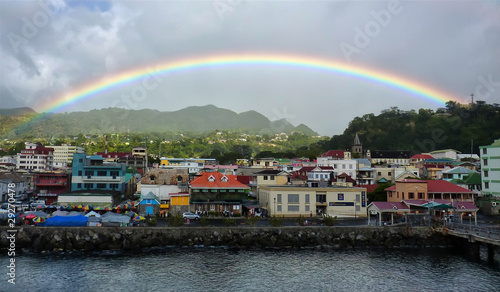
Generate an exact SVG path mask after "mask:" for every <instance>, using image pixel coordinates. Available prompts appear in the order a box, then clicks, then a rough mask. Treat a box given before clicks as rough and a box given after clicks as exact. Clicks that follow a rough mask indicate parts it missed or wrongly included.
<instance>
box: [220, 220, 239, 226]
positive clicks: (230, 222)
mask: <svg viewBox="0 0 500 292" xmlns="http://www.w3.org/2000/svg"><path fill="white" fill-rule="evenodd" d="M222 222H224V225H226V226H234V225H236V219H234V218H224V219H222Z"/></svg>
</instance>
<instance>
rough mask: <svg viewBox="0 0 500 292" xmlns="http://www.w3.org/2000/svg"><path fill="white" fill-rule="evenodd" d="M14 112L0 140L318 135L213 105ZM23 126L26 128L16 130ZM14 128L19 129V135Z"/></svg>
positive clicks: (4, 121)
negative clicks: (228, 133) (230, 133)
mask: <svg viewBox="0 0 500 292" xmlns="http://www.w3.org/2000/svg"><path fill="white" fill-rule="evenodd" d="M11 112H16V113H17V112H19V111H17V110H16V109H11V110H5V111H4V115H1V114H0V125H1V126H0V137H1V136H3V135H9V134H10V136H16V137H19V136H22V135H27V136H31V137H48V136H56V137H57V136H65V135H66V136H68V135H76V134H79V133H84V134H103V133H127V132H171V133H186V132H194V133H205V132H210V131H214V130H241V131H244V132H247V133H249V134H254V133H257V134H277V133H281V132H285V133H291V132H300V133H303V134H305V135H309V136H316V135H318V134H317V133H316V132H314V131H313V130H311V129H310V128H309V127H307V126H305V125H302V124H301V125H299V126H298V127H295V126H293V125H292V124H290V123H289V122H288V121H287V120H285V119H282V120H278V121H270V120H269V119H268V118H267V117H265V116H263V115H262V114H260V113H258V112H256V111H247V112H244V113H239V114H238V113H235V112H233V111H231V110H228V109H223V108H218V107H216V106H213V105H206V106H192V107H187V108H184V109H181V110H178V111H172V112H161V111H158V110H151V109H142V110H130V109H121V108H107V109H98V110H91V111H89V112H70V113H57V114H53V115H50V114H47V115H45V117H44V118H39V119H32V118H33V117H34V115H36V113H35V114H26V115H22V116H15V114H12V113H11ZM0 113H1V112H0ZM7 114H8V115H7ZM19 124H20V125H22V127H16V126H17V125H19ZM12 129H15V132H13V131H12Z"/></svg>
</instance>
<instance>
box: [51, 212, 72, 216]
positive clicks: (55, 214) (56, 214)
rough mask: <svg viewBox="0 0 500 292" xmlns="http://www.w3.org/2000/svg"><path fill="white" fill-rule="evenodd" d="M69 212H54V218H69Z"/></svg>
mask: <svg viewBox="0 0 500 292" xmlns="http://www.w3.org/2000/svg"><path fill="white" fill-rule="evenodd" d="M68 214H69V212H68V211H59V210H57V211H54V213H52V217H54V216H68Z"/></svg>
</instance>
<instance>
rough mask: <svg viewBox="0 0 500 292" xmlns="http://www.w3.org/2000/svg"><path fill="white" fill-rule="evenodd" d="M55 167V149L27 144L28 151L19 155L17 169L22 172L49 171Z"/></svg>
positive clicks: (22, 151)
mask: <svg viewBox="0 0 500 292" xmlns="http://www.w3.org/2000/svg"><path fill="white" fill-rule="evenodd" d="M53 166H54V148H46V147H43V146H37V145H36V144H34V143H26V149H24V150H21V153H18V154H17V159H16V168H17V169H21V170H32V171H48V170H52V169H53Z"/></svg>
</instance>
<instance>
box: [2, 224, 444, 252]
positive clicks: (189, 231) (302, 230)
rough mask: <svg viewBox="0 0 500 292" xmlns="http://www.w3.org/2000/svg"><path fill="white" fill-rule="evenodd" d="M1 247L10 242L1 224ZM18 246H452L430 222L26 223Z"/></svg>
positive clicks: (37, 249) (67, 248) (33, 248)
mask: <svg viewBox="0 0 500 292" xmlns="http://www.w3.org/2000/svg"><path fill="white" fill-rule="evenodd" d="M0 230H1V241H0V249H9V246H10V247H12V244H11V241H9V240H8V239H7V238H8V235H11V234H12V233H7V230H8V229H7V227H1V229H0ZM16 230H17V233H15V234H16V235H15V249H16V251H17V252H19V251H21V250H23V249H24V250H30V251H33V252H45V251H60V252H63V251H78V250H82V251H96V250H134V249H141V248H147V247H153V246H193V245H196V246H228V247H231V248H236V249H240V248H242V249H247V248H305V247H325V248H348V247H388V248H395V247H437V246H445V245H450V244H449V242H448V241H447V240H449V238H446V237H445V236H443V235H442V234H439V233H433V232H432V231H431V229H430V228H429V227H416V228H411V229H406V228H405V227H356V228H352V227H282V228H277V227H267V228H260V227H199V228H197V227H190V228H175V227H172V228H156V227H155V228H140V227H118V228H116V227H76V228H75V227H71V228H69V227H59V228H58V227H23V228H20V227H19V228H17V229H16Z"/></svg>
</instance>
